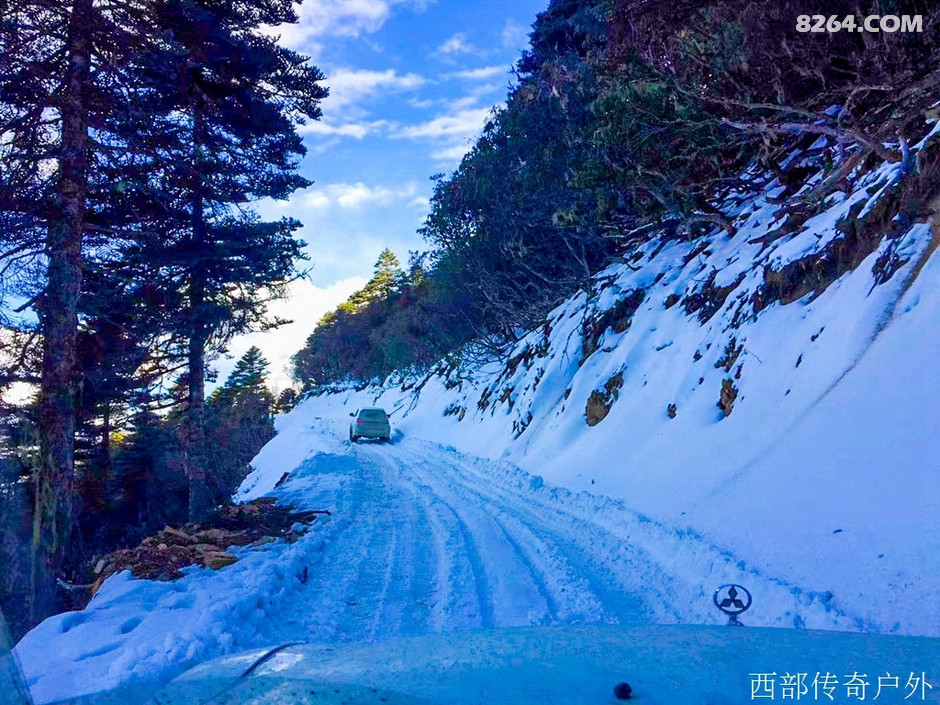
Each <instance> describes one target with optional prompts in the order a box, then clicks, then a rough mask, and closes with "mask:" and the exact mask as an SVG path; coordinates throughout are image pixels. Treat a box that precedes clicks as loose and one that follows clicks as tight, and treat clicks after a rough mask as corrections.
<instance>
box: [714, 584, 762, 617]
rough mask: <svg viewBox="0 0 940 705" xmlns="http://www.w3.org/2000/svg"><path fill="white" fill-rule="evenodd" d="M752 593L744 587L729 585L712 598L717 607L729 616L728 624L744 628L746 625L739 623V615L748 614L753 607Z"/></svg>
mask: <svg viewBox="0 0 940 705" xmlns="http://www.w3.org/2000/svg"><path fill="white" fill-rule="evenodd" d="M751 601H752V599H751V593H750V592H748V589H747V588H746V587H744V586H743V585H736V584H734V583H729V584H728V585H722V586H721V587H719V588H718V589H717V590H715V594H714V595H713V596H712V602H714V603H715V607H717V608H718V609H720V610H721V611H722V612H724V613H725V614H726V615H728V624H729V625H731V626H734V627H743V626H744V624H743V623H741V622H740V621H738V615H739V614H741V613H742V612H747V610H748V609H750V607H751Z"/></svg>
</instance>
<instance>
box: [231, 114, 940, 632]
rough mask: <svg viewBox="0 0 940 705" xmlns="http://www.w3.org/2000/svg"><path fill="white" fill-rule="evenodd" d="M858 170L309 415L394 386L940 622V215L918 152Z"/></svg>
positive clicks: (271, 451)
mask: <svg viewBox="0 0 940 705" xmlns="http://www.w3.org/2000/svg"><path fill="white" fill-rule="evenodd" d="M937 133H938V130H937V129H936V128H935V129H934V130H933V132H932V133H931V134H930V135H929V136H928V137H927V138H926V139H925V140H923V141H922V142H921V143H919V144H918V145H915V147H914V148H913V153H914V154H915V155H916V154H918V153H920V154H921V158H922V161H924V160H927V159H929V160H933V162H935V161H936V159H937V141H938V140H937V137H938V135H937ZM820 144H822V143H821V142H820V143H819V144H817V145H816V146H817V147H818V146H820ZM799 159H800V156H799V155H798V154H795V155H794V160H795V161H797V162H798V160H799ZM928 163H931V162H928ZM797 165H798V166H799V164H797ZM854 177H855V178H854V179H853V185H852V186H853V187H852V189H851V190H849V191H848V192H847V193H845V192H842V191H838V190H836V189H834V188H833V189H831V193H829V195H828V196H827V198H826V199H825V202H824V204H823V206H822V207H820V208H817V209H816V210H815V212H812V213H811V214H809V215H806V214H804V215H803V216H802V218H797V217H795V216H794V209H793V208H792V207H791V208H786V207H783V206H781V205H780V203H779V200H780V198H779V197H780V195H781V194H783V193H784V191H785V189H784V187H783V186H781V185H780V184H779V183H776V182H775V183H773V184H771V185H770V186H769V187H768V188H767V190H766V191H764V192H763V193H760V194H756V195H753V194H752V195H747V194H741V195H740V196H739V198H738V199H736V201H735V202H730V201H729V203H728V204H727V209H728V211H729V212H733V213H736V214H737V215H736V217H735V218H734V225H735V228H734V233H733V234H729V233H726V232H724V231H718V232H716V233H713V234H712V235H711V236H710V237H709V238H705V239H703V240H700V241H695V242H688V241H681V240H677V239H675V238H672V237H670V235H669V234H668V233H666V232H664V233H662V234H660V235H659V236H657V237H654V238H653V239H651V240H650V241H649V242H648V243H647V244H646V245H644V246H643V247H642V248H640V249H639V250H638V251H637V252H636V253H635V254H634V255H633V256H631V258H630V260H629V261H628V262H624V263H622V264H617V265H614V266H611V267H609V268H608V269H607V270H605V271H604V272H602V273H600V274H599V275H598V276H597V277H596V278H595V279H594V281H593V283H592V285H593V287H592V288H593V292H591V294H590V295H588V294H587V293H584V292H582V293H579V294H578V295H576V296H574V297H572V298H571V299H570V300H568V301H567V302H565V303H564V304H563V305H561V306H560V307H558V308H557V309H556V310H555V311H553V312H552V313H551V314H550V316H549V317H548V320H547V322H546V323H545V324H544V325H543V326H542V327H541V328H539V329H538V330H535V331H532V332H531V333H529V334H528V335H526V336H525V337H524V338H522V340H521V341H520V342H519V343H518V344H517V345H516V346H515V348H514V349H513V350H511V351H510V352H509V353H508V355H507V356H506V357H505V358H504V359H500V360H491V361H489V362H487V363H485V364H483V365H482V366H480V367H479V368H477V369H474V368H473V366H472V365H467V366H465V367H454V366H449V365H444V364H442V365H441V366H440V367H439V368H437V369H436V370H434V371H432V373H431V374H429V375H427V376H423V377H406V378H404V379H401V380H396V381H392V380H390V381H389V382H387V383H386V384H384V385H378V386H374V387H369V388H366V389H358V390H357V389H339V390H337V389H332V390H329V391H327V392H324V393H323V394H321V395H319V396H316V397H313V398H311V399H309V400H308V401H307V402H305V403H304V404H303V405H302V406H301V407H300V408H299V409H297V410H296V411H294V412H293V414H292V415H291V416H292V417H293V418H294V419H296V421H294V422H291V423H305V424H308V425H309V423H315V422H313V421H312V419H314V418H318V417H324V418H330V417H340V416H343V415H345V414H346V413H347V412H349V411H352V410H354V409H355V408H357V407H360V406H367V405H373V404H377V405H382V406H385V407H387V408H389V409H394V410H395V412H394V413H393V419H394V420H396V422H397V426H398V428H399V429H400V430H401V431H402V432H403V433H404V434H406V435H411V436H417V437H420V438H424V439H428V440H432V441H435V442H438V443H442V444H445V445H452V446H454V447H456V448H459V449H460V450H462V451H465V452H469V453H473V454H477V455H480V456H484V457H488V458H494V459H495V458H504V459H508V460H509V461H511V462H512V463H515V464H517V465H518V466H519V467H521V468H523V469H525V470H526V471H528V472H530V473H532V474H535V475H539V476H541V477H542V478H544V480H545V481H546V482H548V483H551V484H555V485H562V486H564V487H567V488H570V489H573V490H576V491H580V490H587V491H590V492H594V493H598V494H602V495H606V496H609V497H614V498H618V499H622V500H623V501H624V502H625V503H626V505H627V506H628V507H629V508H631V509H633V510H635V511H638V512H640V513H642V514H644V515H647V516H649V517H651V518H653V519H655V520H657V521H661V522H665V523H668V524H670V525H674V526H676V527H677V528H679V529H682V530H688V531H692V532H695V533H701V534H702V535H703V536H705V537H706V538H708V539H709V540H710V541H712V542H714V543H715V544H716V545H718V546H721V547H724V548H726V549H728V550H729V551H732V552H733V553H735V554H736V555H740V556H742V557H743V558H744V559H745V560H746V561H747V563H748V564H749V565H752V566H755V567H756V568H758V569H760V570H764V571H767V572H768V573H770V574H772V575H775V576H786V577H787V578H788V579H791V580H793V581H794V582H795V583H797V584H800V585H803V586H805V587H806V589H808V590H812V591H816V592H818V593H820V594H827V595H831V599H832V601H833V603H834V604H836V605H839V606H841V607H842V608H843V609H846V610H849V611H851V612H853V613H855V614H858V615H859V618H858V623H857V624H856V625H855V626H856V628H858V629H861V630H875V631H888V632H891V631H899V632H904V633H929V634H937V633H940V605H938V604H937V600H936V597H935V586H936V584H937V580H938V576H940V561H938V556H940V550H938V549H940V540H938V537H937V535H936V532H934V531H933V530H932V525H933V523H934V519H933V517H935V516H937V514H938V511H940V485H938V482H940V480H938V469H940V457H938V452H937V450H936V446H935V444H934V442H933V440H932V437H933V435H934V432H935V428H936V423H937V420H938V419H940V403H938V401H937V400H938V398H940V383H938V381H937V377H936V375H934V374H931V373H930V363H931V361H932V360H935V359H936V356H937V352H938V345H940V333H938V328H937V326H936V320H937V306H938V295H937V293H936V290H937V286H936V282H937V274H938V273H937V267H938V264H937V258H936V256H931V255H932V253H933V250H934V247H935V245H936V238H937V224H936V221H934V223H933V225H931V223H930V222H928V221H920V222H918V220H917V219H912V218H910V217H908V215H907V214H906V213H904V212H902V211H903V206H902V204H903V203H904V198H905V197H906V196H909V194H910V190H911V188H912V186H911V184H912V183H913V184H916V183H917V182H918V179H919V178H921V177H920V176H919V175H914V174H912V173H911V167H910V164H902V163H884V164H881V165H876V166H874V167H873V168H871V170H870V171H869V172H867V173H863V174H856V175H854ZM822 181H823V173H822V171H821V170H820V171H813V170H810V175H809V176H808V177H807V179H806V181H805V183H804V184H803V186H802V187H801V188H799V189H796V190H795V192H790V193H786V194H785V195H786V201H785V204H784V205H787V204H789V205H791V206H792V204H793V203H794V202H798V201H799V199H800V197H801V196H802V195H803V194H805V193H806V192H808V191H810V190H811V189H813V188H814V187H816V186H818V185H819V184H820V183H821V182H822ZM286 446H293V451H291V452H297V451H299V452H300V453H301V454H303V450H301V448H302V443H301V446H300V447H298V446H297V445H296V443H295V441H294V440H292V439H291V438H290V436H289V434H285V435H284V436H283V437H282V438H277V439H275V440H274V441H272V443H271V444H270V446H269V447H268V448H266V449H264V450H263V451H262V452H261V454H260V455H259V456H258V458H257V459H256V462H255V464H256V467H258V468H259V471H258V472H257V473H255V474H254V475H253V476H251V477H249V479H248V480H246V483H245V484H244V485H243V486H242V488H241V490H240V494H239V496H241V497H251V496H255V495H257V494H258V493H260V492H263V491H266V490H267V489H269V488H270V487H272V486H273V483H274V481H276V479H278V478H279V477H280V476H281V473H282V472H283V471H284V470H285V469H286V466H287V465H289V463H286V464H282V463H280V462H279V461H278V460H276V459H277V458H278V456H279V455H280V453H282V452H284V450H285V447H286ZM274 467H276V468H277V471H274V470H270V471H267V470H268V469H269V468H274ZM800 622H801V620H800V618H799V617H797V618H795V619H794V623H795V624H797V625H799V624H800Z"/></svg>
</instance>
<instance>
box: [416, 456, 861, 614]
mask: <svg viewBox="0 0 940 705" xmlns="http://www.w3.org/2000/svg"><path fill="white" fill-rule="evenodd" d="M413 443H415V444H420V445H424V446H426V448H425V449H424V450H423V451H422V455H424V456H425V457H429V458H433V457H436V456H438V455H440V454H445V453H446V454H448V455H452V456H453V457H454V460H453V461H452V464H453V466H454V468H455V469H457V472H458V473H461V474H462V475H463V476H464V481H465V482H466V485H467V487H476V488H479V487H480V486H481V485H482V486H483V487H485V492H487V493H488V494H489V493H493V492H496V493H497V494H500V495H501V496H502V497H505V498H508V500H509V501H510V502H511V503H512V504H513V505H514V506H515V507H516V510H517V511H518V512H520V513H528V514H529V515H530V516H531V515H532V512H533V510H534V507H538V508H540V509H542V510H545V511H548V512H551V513H552V514H554V515H556V516H557V517H558V518H559V519H560V520H561V521H565V520H570V521H573V522H575V523H578V524H580V525H581V526H582V527H585V528H588V529H589V530H591V531H594V532H597V531H600V532H602V534H604V535H607V536H609V537H610V538H611V539H612V540H613V543H614V546H619V547H620V553H619V554H614V553H611V556H610V558H611V563H612V564H624V565H632V564H634V563H636V562H640V563H641V565H643V574H644V583H645V585H644V590H645V597H644V602H646V603H647V606H648V607H650V608H651V611H652V613H653V616H654V617H655V618H656V619H657V620H668V621H677V622H690V621H693V622H704V623H709V622H711V621H713V620H714V613H713V611H712V609H710V608H711V604H710V600H709V599H708V597H709V595H708V594H706V592H707V590H706V588H705V587H703V585H707V586H709V587H711V584H712V583H714V585H715V586H717V585H718V584H719V582H727V581H728V579H729V578H728V576H729V574H733V577H734V579H735V580H736V581H738V582H741V581H747V584H749V585H752V586H754V584H755V581H756V583H757V585H756V587H757V589H759V590H761V591H762V592H764V593H765V596H766V597H769V598H770V599H771V600H772V602H773V605H772V606H773V608H775V609H776V611H777V614H778V615H779V617H778V619H777V621H776V622H774V624H779V625H782V626H803V625H806V626H810V627H812V626H814V624H810V620H811V619H812V620H814V623H815V625H816V626H818V627H819V628H833V625H834V624H835V625H836V626H851V628H853V629H856V630H860V631H866V630H869V631H870V630H872V629H873V626H872V625H870V624H868V623H867V622H866V621H865V620H864V619H862V618H860V617H858V616H857V615H853V614H851V613H849V612H846V611H844V610H841V609H839V608H838V607H836V606H835V605H833V604H832V603H831V595H830V594H827V593H818V592H814V591H812V590H807V589H804V588H802V587H800V586H798V585H795V584H793V583H791V582H789V581H787V580H785V579H782V578H778V577H776V576H772V575H768V574H766V573H765V572H764V571H762V570H760V569H759V568H756V567H753V566H749V565H748V564H747V563H746V561H744V560H742V559H741V558H740V557H738V556H736V555H735V554H733V553H732V552H731V551H729V550H727V549H724V548H721V547H719V546H715V545H714V544H712V543H711V542H709V541H708V540H707V539H706V538H705V537H703V536H702V535H700V534H698V533H697V532H694V531H692V530H688V529H686V530H683V529H677V528H675V527H670V526H667V525H664V524H662V523H660V522H656V521H653V520H651V519H648V518H647V517H644V516H642V515H640V514H637V513H635V512H633V511H631V510H629V509H627V508H626V507H624V506H623V504H622V502H618V501H615V500H611V499H609V498H606V497H603V496H591V495H587V494H586V493H581V494H575V493H572V492H569V491H567V490H564V489H562V488H554V489H552V490H551V491H550V492H549V493H548V494H549V497H550V498H551V499H549V498H546V497H545V496H544V495H545V493H544V492H541V491H539V492H534V491H531V490H529V491H526V490H525V487H526V484H525V483H524V482H522V481H521V480H519V481H517V482H511V481H506V480H505V479H504V478H502V477H500V476H499V475H507V474H508V475H515V476H517V478H523V477H527V478H528V477H530V476H528V475H527V474H526V473H524V472H523V471H522V470H520V469H518V468H516V467H515V466H511V469H510V470H507V468H508V467H510V466H508V465H507V464H500V463H498V462H494V461H486V460H483V459H480V458H475V457H473V456H469V458H470V459H469V460H466V459H465V458H466V457H468V456H463V455H461V454H460V453H458V452H456V451H452V450H450V449H444V448H441V447H440V446H437V445H435V444H432V443H429V442H423V441H413ZM429 449H430V450H429ZM480 468H482V469H480ZM494 469H498V470H499V475H497V473H494V472H493V470H494ZM477 491H481V490H477ZM558 495H560V496H561V499H556V497H557V496H558ZM594 535H595V536H596V535H597V534H596V533H595V534H594ZM589 543H590V547H592V548H593V546H594V543H595V541H594V540H592V541H590V542H589ZM640 544H642V547H641V545H640ZM643 547H645V548H643ZM624 552H627V553H628V554H629V555H630V556H631V559H630V560H624V558H623V554H624ZM683 562H685V563H686V564H694V565H696V566H698V568H699V570H698V573H697V574H696V577H695V580H694V581H690V580H688V579H683V576H682V575H681V573H680V572H679V571H675V570H674V568H675V566H676V565H677V564H680V563H683ZM682 568H683V569H687V568H688V565H683V566H682ZM618 582H621V584H622V581H619V580H618ZM656 585H660V586H661V587H659V588H656V587H655V586H656Z"/></svg>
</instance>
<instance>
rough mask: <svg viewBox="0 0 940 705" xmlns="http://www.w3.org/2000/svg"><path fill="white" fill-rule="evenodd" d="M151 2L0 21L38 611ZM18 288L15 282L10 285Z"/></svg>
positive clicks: (59, 1)
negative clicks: (24, 340) (33, 323)
mask: <svg viewBox="0 0 940 705" xmlns="http://www.w3.org/2000/svg"><path fill="white" fill-rule="evenodd" d="M149 7H150V6H149V5H138V4H128V3H123V2H116V1H115V2H111V1H109V0H97V1H96V0H73V1H65V0H21V1H20V2H17V3H15V4H12V5H11V4H6V5H4V11H3V18H2V22H0V134H3V135H4V139H3V140H2V144H0V242H2V244H3V248H2V252H0V259H3V260H5V263H4V267H3V269H2V274H3V278H4V280H5V281H4V282H3V286H2V287H0V292H2V293H8V292H10V291H11V290H12V291H14V292H15V293H17V294H19V295H21V296H25V297H26V298H27V302H26V303H25V304H24V305H23V306H21V307H20V309H21V310H23V309H26V308H32V309H33V310H34V311H35V313H36V314H37V318H38V330H39V332H40V333H41V336H42V341H43V342H42V363H41V380H40V395H39V410H38V411H39V428H40V449H41V453H40V462H39V467H38V469H37V473H36V507H35V511H34V522H35V525H34V531H33V542H34V546H33V564H34V569H33V599H32V601H31V610H32V612H33V614H34V616H37V617H38V616H39V615H40V614H42V613H48V612H49V611H50V610H51V609H52V608H53V603H54V592H53V590H54V584H55V583H54V581H55V577H56V576H58V575H61V574H62V572H63V570H64V569H65V568H66V566H67V564H68V562H69V556H70V552H69V548H70V532H71V528H72V523H73V519H72V514H73V508H72V498H73V486H74V434H75V428H76V405H77V403H78V402H77V391H78V388H79V378H78V375H77V373H76V365H77V348H78V320H79V311H80V306H81V294H82V289H83V274H84V269H85V267H86V265H87V259H86V255H87V251H86V245H87V244H88V243H87V233H88V230H89V228H90V227H91V226H92V224H93V218H92V217H91V213H92V211H93V210H94V209H95V208H96V207H97V206H100V205H101V204H100V202H98V203H97V204H96V203H95V197H96V194H98V193H99V186H100V183H101V182H100V171H99V165H101V164H103V163H105V162H107V161H109V160H110V159H112V158H115V155H116V154H118V153H120V152H121V151H122V150H123V145H122V144H120V142H121V140H120V139H119V138H117V136H116V133H115V125H116V123H119V122H120V117H121V116H126V115H128V114H129V111H130V110H131V109H132V105H133V100H132V95H133V93H134V91H135V90H136V86H137V83H138V82H137V81H136V80H135V79H131V78H130V73H129V72H128V71H127V70H126V68H124V67H126V66H127V65H130V64H133V62H134V57H135V56H137V55H139V54H140V52H141V51H142V49H143V47H144V46H146V45H147V44H148V42H149V41H150V37H151V35H150V33H148V32H147V28H148V27H151V28H152V23H151V20H152V19H153V18H152V15H151V14H150V12H149ZM11 284H12V286H10V285H11Z"/></svg>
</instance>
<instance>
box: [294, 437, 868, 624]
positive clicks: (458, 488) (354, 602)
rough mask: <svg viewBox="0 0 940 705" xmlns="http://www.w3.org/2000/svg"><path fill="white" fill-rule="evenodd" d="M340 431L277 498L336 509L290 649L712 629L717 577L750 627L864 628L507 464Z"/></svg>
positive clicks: (681, 532) (630, 515) (727, 557)
mask: <svg viewBox="0 0 940 705" xmlns="http://www.w3.org/2000/svg"><path fill="white" fill-rule="evenodd" d="M324 435H325V434H324ZM339 436H340V427H339V426H337V427H334V428H333V439H332V442H331V443H330V445H331V446H332V447H331V449H330V451H329V452H320V453H318V454H315V455H314V456H313V457H312V458H310V459H308V460H306V461H305V462H303V463H302V464H301V465H300V466H299V467H298V468H297V470H295V471H294V473H293V474H292V476H291V481H290V482H288V483H286V484H285V485H284V486H283V487H282V488H281V490H280V491H279V493H280V494H281V496H283V497H284V499H285V500H287V501H291V502H295V503H298V504H304V505H307V506H310V507H313V506H314V505H317V503H318V502H319V505H317V506H329V507H331V509H332V510H333V516H332V517H331V518H330V519H329V521H328V522H327V523H324V524H323V525H320V526H318V527H317V532H316V534H317V536H318V537H319V541H318V543H317V544H316V548H315V551H316V553H311V555H310V559H311V565H310V567H309V569H308V573H309V574H310V575H311V576H313V577H311V579H310V580H309V583H308V584H307V586H306V589H304V590H302V591H298V592H296V593H295V594H294V595H293V596H292V598H291V600H290V601H288V602H285V603H283V604H282V605H281V606H280V609H279V612H281V613H282V614H283V619H284V620H285V622H286V623H288V624H290V625H291V628H290V630H289V631H288V632H287V634H288V635H289V637H290V640H294V639H296V640H309V639H316V640H321V639H329V640H342V641H346V640H351V641H374V640H379V639H384V638H389V637H395V636H408V635H414V634H424V633H433V632H442V631H453V630H459V629H472V628H488V627H502V626H521V625H539V624H558V623H564V624H572V623H582V622H604V623H621V624H624V623H637V622H650V621H653V622H669V623H672V622H678V623H682V622H694V623H719V622H721V621H722V617H721V615H720V614H719V613H717V612H716V611H715V609H714V607H713V605H712V604H711V592H712V590H714V589H715V588H717V586H718V585H720V584H722V583H724V582H740V583H743V584H745V585H747V586H749V587H750V588H751V589H752V591H753V592H754V593H755V595H756V596H757V599H756V604H755V607H754V609H753V610H752V612H751V613H749V615H748V617H750V618H751V620H750V621H751V622H752V623H755V624H767V625H771V624H772V625H779V626H816V627H827V628H832V627H836V626H842V627H845V628H862V627H863V626H864V625H863V624H861V623H860V620H859V619H856V618H855V617H853V616H852V615H847V614H843V613H841V612H839V610H838V609H837V608H836V606H835V605H833V604H831V596H829V595H825V594H814V593H813V592H812V591H811V590H808V589H805V588H804V587H803V586H796V585H791V584H788V583H787V582H786V580H784V579H783V577H782V576H768V575H764V574H762V573H761V572H759V571H757V570H755V569H751V568H749V567H748V566H747V564H746V563H745V562H744V561H743V560H741V559H740V558H739V557H738V556H735V555H733V554H732V553H731V552H729V551H727V550H724V549H723V548H721V547H717V546H714V545H711V544H710V543H709V542H708V541H706V540H705V539H704V538H702V537H701V536H699V535H697V534H695V533H694V532H691V531H689V530H687V529H675V528H671V527H668V526H664V525H662V524H659V523H657V522H654V521H652V520H650V519H648V518H646V517H644V516H642V515H639V514H636V513H634V512H632V511H630V510H629V509H628V508H627V507H626V506H625V505H624V504H623V503H622V502H619V501H614V500H610V499H607V498H604V497H600V496H596V495H591V494H589V493H579V494H574V493H571V492H568V491H566V490H563V489H560V488H550V487H547V486H545V485H544V483H543V482H542V480H541V478H540V477H537V476H533V475H529V474H527V473H525V472H523V471H521V470H519V469H518V468H516V467H514V466H512V465H510V464H506V463H499V462H493V461H491V460H484V459H481V458H477V457H475V456H469V455H465V454H462V453H459V452H457V451H456V450H454V449H453V448H449V447H442V446H440V445H437V444H433V443H429V442H426V441H421V440H418V439H413V438H399V439H398V440H397V442H396V443H394V444H391V445H389V444H378V443H369V442H366V443H359V444H354V445H350V444H348V443H347V442H341V441H339ZM318 487H319V488H320V489H317V488H318ZM323 488H329V489H327V490H326V492H325V494H324V493H323Z"/></svg>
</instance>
